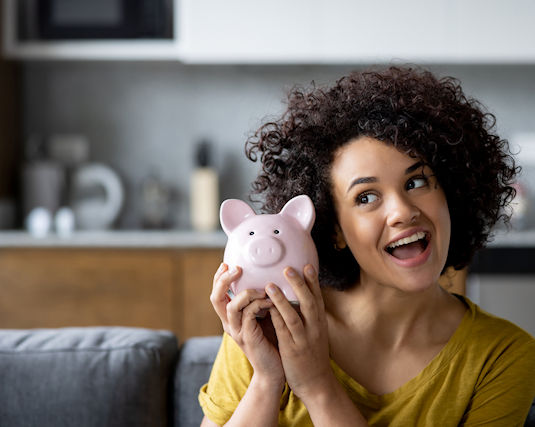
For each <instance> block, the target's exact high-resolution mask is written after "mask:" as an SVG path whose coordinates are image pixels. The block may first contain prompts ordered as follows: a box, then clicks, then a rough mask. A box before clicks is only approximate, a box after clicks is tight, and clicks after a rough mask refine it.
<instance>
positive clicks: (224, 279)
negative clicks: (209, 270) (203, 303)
mask: <svg viewBox="0 0 535 427" xmlns="http://www.w3.org/2000/svg"><path fill="white" fill-rule="evenodd" d="M240 275H241V268H239V267H236V268H234V269H232V270H230V271H229V268H228V265H226V264H224V263H223V264H221V266H220V267H219V269H218V270H217V272H216V274H215V275H214V284H213V287H212V293H211V294H210V302H211V303H212V306H213V307H214V309H215V312H216V313H217V315H218V316H219V318H220V319H221V321H222V322H223V327H225V323H226V322H227V314H226V313H227V311H226V306H227V304H228V303H229V298H228V294H227V292H228V290H229V288H230V284H231V283H232V282H234V281H235V280H238V278H239V277H240Z"/></svg>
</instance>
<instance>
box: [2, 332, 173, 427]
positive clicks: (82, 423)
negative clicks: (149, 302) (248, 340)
mask: <svg viewBox="0 0 535 427" xmlns="http://www.w3.org/2000/svg"><path fill="white" fill-rule="evenodd" d="M177 357H178V345H177V340H176V338H175V336H174V335H173V334H172V333H171V332H168V331H154V330H147V329H140V328H119V327H117V328H111V327H107V328H62V329H35V330H1V331H0V383H1V386H0V402H1V405H0V425H2V426H10V427H19V426H20V427H22V426H40V427H48V426H50V427H61V426H77V427H97V426H98V427H102V426H129V427H135V426H140V427H141V426H143V427H145V426H162V427H163V426H167V425H169V424H170V423H169V421H170V419H171V417H172V409H171V407H172V402H171V401H170V400H171V398H172V378H173V370H174V368H175V364H176V360H177Z"/></svg>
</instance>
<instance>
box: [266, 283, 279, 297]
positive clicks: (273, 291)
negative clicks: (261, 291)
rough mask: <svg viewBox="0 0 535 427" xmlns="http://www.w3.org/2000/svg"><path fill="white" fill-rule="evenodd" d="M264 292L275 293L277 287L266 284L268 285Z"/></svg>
mask: <svg viewBox="0 0 535 427" xmlns="http://www.w3.org/2000/svg"><path fill="white" fill-rule="evenodd" d="M266 292H267V293H268V294H269V295H275V294H276V293H277V288H276V287H275V286H274V285H268V287H267V288H266Z"/></svg>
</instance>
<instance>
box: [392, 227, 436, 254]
mask: <svg viewBox="0 0 535 427" xmlns="http://www.w3.org/2000/svg"><path fill="white" fill-rule="evenodd" d="M428 244H429V236H428V235H427V234H426V233H424V232H423V231H418V232H416V233H414V234H413V235H411V236H408V237H405V238H403V239H399V240H397V241H395V242H393V243H391V244H389V245H388V246H387V247H386V248H385V250H386V251H387V252H388V253H389V254H390V255H392V256H393V257H395V258H397V259H401V260H405V259H410V258H415V257H417V256H418V255H420V254H422V253H423V252H424V251H425V250H426V249H427V245H428Z"/></svg>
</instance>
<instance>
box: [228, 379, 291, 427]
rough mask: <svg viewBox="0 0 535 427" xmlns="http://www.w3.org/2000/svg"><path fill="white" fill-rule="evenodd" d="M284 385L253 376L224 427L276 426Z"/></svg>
mask: <svg viewBox="0 0 535 427" xmlns="http://www.w3.org/2000/svg"><path fill="white" fill-rule="evenodd" d="M283 387H284V383H280V382H278V381H275V382H274V381H272V380H271V379H266V378H261V377H259V376H256V375H254V374H253V377H252V378H251V383H250V384H249V387H248V388H247V391H246V392H245V394H244V396H243V398H242V400H241V401H240V403H239V405H238V407H237V408H236V410H235V411H234V414H233V415H232V418H231V419H230V420H229V421H228V423H227V424H225V426H251V425H255V426H262V427H264V426H265V427H271V426H277V425H278V422H279V409H280V399H281V395H282V389H283Z"/></svg>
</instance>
